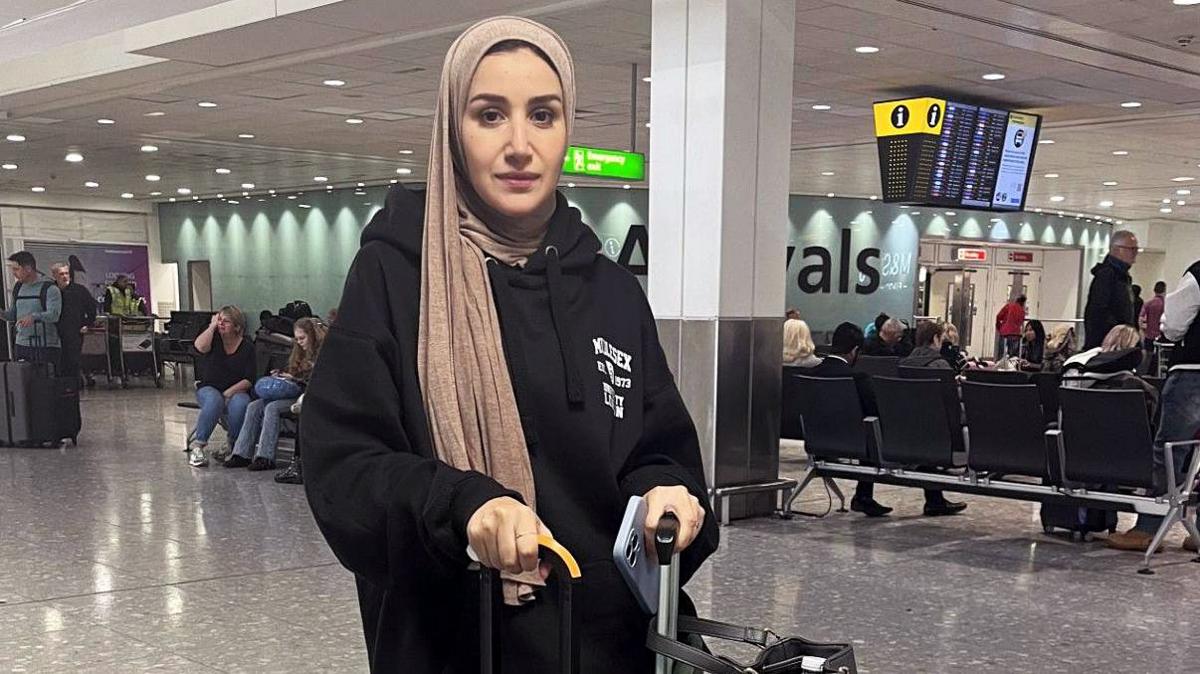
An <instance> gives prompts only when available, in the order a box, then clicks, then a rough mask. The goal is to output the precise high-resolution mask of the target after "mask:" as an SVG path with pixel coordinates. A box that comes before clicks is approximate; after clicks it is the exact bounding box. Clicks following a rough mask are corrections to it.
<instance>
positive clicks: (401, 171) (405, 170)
mask: <svg viewBox="0 0 1200 674" xmlns="http://www.w3.org/2000/svg"><path fill="white" fill-rule="evenodd" d="M396 173H398V174H400V175H402V176H406V175H409V174H411V173H412V169H410V168H404V167H403V166H402V167H400V168H398V169H396Z"/></svg>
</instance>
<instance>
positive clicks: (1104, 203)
mask: <svg viewBox="0 0 1200 674" xmlns="http://www.w3.org/2000/svg"><path fill="white" fill-rule="evenodd" d="M1112 205H1113V202H1111V201H1108V200H1105V201H1101V202H1100V208H1112Z"/></svg>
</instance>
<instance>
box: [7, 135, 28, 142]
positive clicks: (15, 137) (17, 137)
mask: <svg viewBox="0 0 1200 674" xmlns="http://www.w3.org/2000/svg"><path fill="white" fill-rule="evenodd" d="M4 140H7V141H8V142H10V143H24V142H25V136H22V135H21V134H19V133H10V134H8V135H7V136H5V137H4Z"/></svg>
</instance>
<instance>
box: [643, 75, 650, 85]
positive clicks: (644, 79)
mask: <svg viewBox="0 0 1200 674" xmlns="http://www.w3.org/2000/svg"><path fill="white" fill-rule="evenodd" d="M642 81H643V82H645V83H647V84H649V83H650V76H649V75H647V76H645V77H643V78H642Z"/></svg>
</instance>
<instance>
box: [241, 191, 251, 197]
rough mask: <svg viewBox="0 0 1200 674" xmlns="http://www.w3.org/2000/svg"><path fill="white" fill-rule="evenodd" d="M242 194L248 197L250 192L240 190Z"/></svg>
mask: <svg viewBox="0 0 1200 674" xmlns="http://www.w3.org/2000/svg"><path fill="white" fill-rule="evenodd" d="M242 196H243V197H248V196H250V193H249V192H242Z"/></svg>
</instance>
